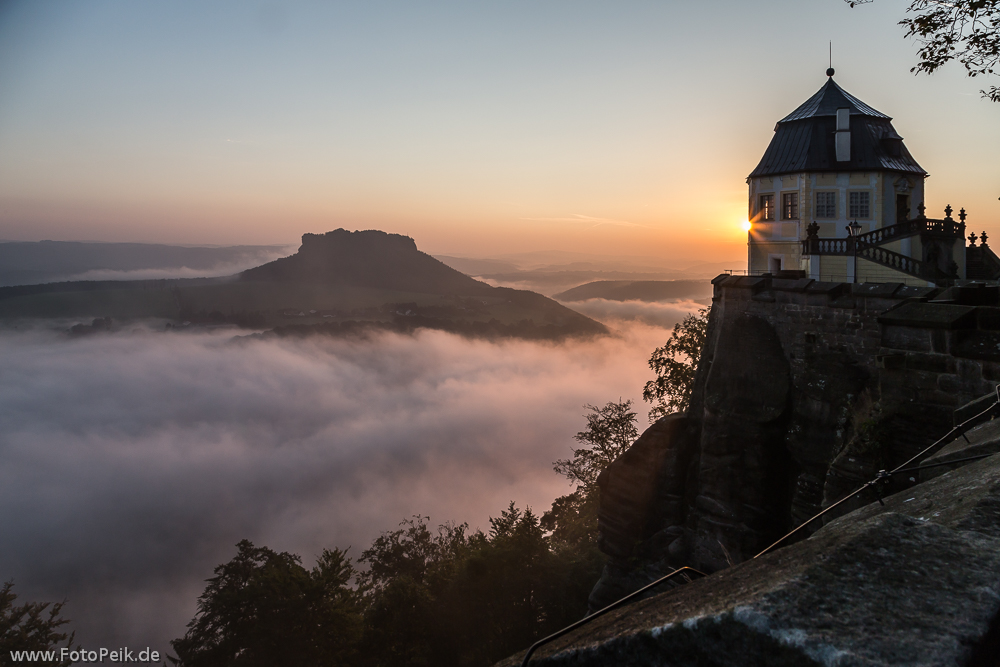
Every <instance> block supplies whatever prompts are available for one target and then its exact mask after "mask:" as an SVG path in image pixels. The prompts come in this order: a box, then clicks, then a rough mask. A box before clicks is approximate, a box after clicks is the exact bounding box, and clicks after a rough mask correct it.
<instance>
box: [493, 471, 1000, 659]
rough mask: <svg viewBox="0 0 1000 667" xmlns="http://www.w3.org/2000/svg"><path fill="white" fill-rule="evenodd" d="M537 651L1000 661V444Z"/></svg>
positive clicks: (595, 655)
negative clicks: (998, 450)
mask: <svg viewBox="0 0 1000 667" xmlns="http://www.w3.org/2000/svg"><path fill="white" fill-rule="evenodd" d="M501 664H503V665H515V664H519V656H515V657H512V658H511V659H510V660H508V661H505V662H504V663H501ZM531 664H532V665H538V666H539V667H541V666H542V665H546V666H547V665H553V666H554V665H574V666H577V667H584V666H589V665H595V666H597V665H602V666H603V665H625V664H627V665H671V666H687V665H691V666H694V665H712V666H716V667H725V666H733V667H736V666H741V667H743V666H747V665H761V666H764V665H767V666H774V665H789V666H791V665H824V666H843V667H846V666H848V665H851V666H870V667H876V666H881V665H911V666H914V665H927V666H928V667H929V666H931V665H934V666H947V665H955V666H959V665H971V666H984V665H997V664H1000V455H995V456H992V457H990V458H987V459H984V460H981V461H979V462H977V463H971V464H968V465H966V466H964V467H962V468H960V469H958V470H954V471H951V472H948V473H946V474H944V475H941V476H939V477H937V478H935V479H933V480H930V481H928V482H924V483H922V484H919V485H917V486H914V487H912V488H910V489H907V490H905V491H903V492H902V493H898V494H895V495H893V496H891V497H889V498H887V499H886V501H885V505H884V506H882V505H879V504H878V503H873V504H870V505H867V506H865V507H863V508H861V509H859V510H856V511H854V512H852V513H850V514H848V515H845V516H843V517H840V518H839V519H837V520H835V521H833V522H831V523H829V524H827V525H826V526H824V527H823V528H822V529H820V530H819V531H817V532H816V533H815V534H814V535H813V536H812V537H810V538H809V539H806V540H803V541H801V542H798V543H796V544H793V545H791V546H788V547H784V548H782V549H778V550H776V551H773V552H771V553H769V554H767V555H765V556H762V557H760V558H757V559H751V560H749V561H746V562H744V563H741V564H739V565H736V566H734V567H731V568H728V569H726V570H723V571H721V572H718V573H716V574H714V575H712V576H709V577H707V578H704V579H700V580H696V581H694V582H693V583H690V584H687V585H684V586H681V587H678V588H676V589H674V590H670V591H667V592H665V593H662V594H659V595H656V596H655V597H652V598H648V599H645V600H641V601H639V602H636V603H634V604H632V605H630V606H627V607H624V608H621V609H618V610H616V611H614V612H612V613H610V614H608V615H606V616H604V617H601V618H598V619H596V620H595V621H594V622H593V623H592V624H590V625H587V626H584V627H583V628H580V629H578V630H577V631H576V632H574V633H572V634H569V635H567V636H566V637H563V638H560V639H559V640H556V641H555V642H553V643H552V644H551V645H549V646H546V647H543V648H542V649H541V650H540V651H539V652H538V653H536V654H535V657H534V658H533V659H532V662H531Z"/></svg>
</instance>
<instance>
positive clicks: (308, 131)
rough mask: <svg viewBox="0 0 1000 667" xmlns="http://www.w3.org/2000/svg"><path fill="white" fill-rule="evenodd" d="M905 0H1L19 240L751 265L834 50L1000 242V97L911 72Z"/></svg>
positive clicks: (2, 140)
mask: <svg viewBox="0 0 1000 667" xmlns="http://www.w3.org/2000/svg"><path fill="white" fill-rule="evenodd" d="M906 4H907V3H906V2H900V1H899V0H878V1H877V2H875V3H874V4H870V5H865V6H861V7H857V8H854V9H851V8H849V7H848V6H847V5H846V4H845V3H844V2H842V1H841V0H809V1H808V2H801V1H800V0H777V1H774V2H767V3H759V2H757V3H748V2H741V1H736V0H717V1H713V2H702V3H695V2H684V3H680V2H670V1H664V0H659V1H656V2H641V1H626V2H617V3H610V2H596V1H587V0H572V1H569V0H531V1H518V0H506V1H504V2H476V3H469V2H447V1H435V0H427V1H424V2H419V3H417V2H401V1H385V0H372V1H367V2H354V3H343V2H307V1H303V2H281V3H279V2H264V1H260V0H238V1H236V0H231V1H223V0H220V1H218V2H212V3H203V2H195V1H192V0H171V1H169V2H167V1H163V0H160V1H157V0H151V1H149V2H141V3H137V2H128V1H125V0H87V1H85V2H54V1H48V0H31V1H27V0H25V1H18V0H2V1H0V239H5V240H42V239H56V240H100V241H143V242H163V243H188V244H222V245H227V244H276V243H282V244H285V243H287V244H294V243H296V242H297V241H298V239H299V237H300V236H301V234H302V233H304V232H323V231H327V230H330V229H334V228H337V227H345V228H348V229H367V228H377V229H382V230H385V231H389V232H396V233H402V234H406V235H409V236H412V237H414V238H415V239H416V241H417V243H418V246H419V247H420V248H421V249H422V250H424V251H427V252H432V253H442V254H451V255H462V256H473V257H476V256H480V257H482V256H496V255H499V254H503V253H514V252H528V251H537V250H564V251H572V252H584V253H597V254H618V255H642V256H658V257H664V258H673V257H678V258H680V257H683V258H698V259H705V260H710V259H728V258H736V259H738V258H742V257H745V242H746V237H745V233H744V232H743V230H742V228H741V223H742V222H744V221H745V219H746V197H747V190H746V184H745V178H746V175H747V174H748V173H749V172H750V171H751V170H752V169H753V168H754V166H755V165H756V164H757V161H758V160H759V159H760V157H761V155H762V154H763V152H764V149H765V147H766V146H767V144H768V142H769V141H770V138H771V136H772V132H773V127H774V123H775V122H776V121H777V120H779V119H780V118H782V117H783V116H785V115H786V114H787V113H789V112H790V111H792V110H793V109H794V108H795V107H797V106H798V105H799V104H800V103H801V102H803V101H804V100H805V99H807V98H808V97H809V96H811V95H812V94H813V93H814V92H815V91H816V90H818V89H819V88H820V87H821V86H822V85H823V83H824V82H825V81H826V76H825V74H824V72H825V69H826V67H827V59H828V42H829V41H830V40H832V41H833V60H834V66H835V68H836V69H837V75H836V77H835V78H836V80H837V81H838V83H839V84H840V85H841V86H843V87H844V88H845V89H846V90H848V91H849V92H851V93H852V94H854V95H856V96H858V97H860V98H861V99H862V100H864V101H865V102H867V103H868V104H870V105H871V106H873V107H874V108H876V109H878V110H880V111H883V112H884V113H887V114H889V115H890V116H893V117H894V125H895V127H896V129H897V130H898V131H899V132H900V134H901V135H902V136H903V137H904V138H905V140H906V144H907V146H908V147H909V149H910V151H911V152H912V153H913V155H914V156H915V157H916V159H917V160H918V162H919V163H920V164H921V165H922V166H923V167H924V168H925V169H926V170H927V171H928V172H930V174H931V177H930V179H929V180H928V185H927V202H928V209H929V211H930V212H931V213H930V214H931V215H933V214H934V212H936V211H938V210H939V209H943V208H944V206H945V204H949V203H950V204H952V205H953V206H955V208H956V209H957V208H959V207H963V206H964V207H965V208H966V209H967V211H968V212H969V224H970V225H971V228H972V229H976V230H978V229H980V227H982V228H984V229H987V230H989V231H990V232H991V233H994V232H995V233H1000V224H998V221H1000V216H998V213H1000V201H998V196H1000V162H998V161H997V160H996V159H995V155H996V151H997V147H998V143H1000V123H998V122H997V115H998V114H1000V105H996V104H990V103H989V102H986V101H984V100H982V99H980V97H979V95H978V90H979V89H980V88H983V87H985V85H986V84H985V83H983V81H982V80H981V79H979V80H974V79H969V78H966V77H964V75H963V72H962V71H961V70H960V69H959V68H958V66H957V65H954V64H953V65H949V66H947V67H945V68H944V69H943V70H941V71H939V72H938V73H935V74H934V75H933V76H930V77H928V76H923V75H922V76H915V75H913V74H911V73H910V72H909V68H910V67H912V65H913V64H914V63H915V62H916V56H915V51H916V46H915V44H914V43H913V42H912V40H906V39H904V38H903V30H902V28H900V27H899V26H897V25H896V23H897V21H898V20H899V19H900V18H902V17H903V15H904V11H905V7H906ZM998 238H1000V237H998ZM737 268H738V267H737Z"/></svg>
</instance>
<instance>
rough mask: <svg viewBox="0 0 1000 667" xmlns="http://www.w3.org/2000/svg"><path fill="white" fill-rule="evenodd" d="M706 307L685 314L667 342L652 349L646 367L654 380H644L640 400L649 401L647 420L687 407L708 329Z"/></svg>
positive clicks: (653, 419)
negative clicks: (693, 312)
mask: <svg viewBox="0 0 1000 667" xmlns="http://www.w3.org/2000/svg"><path fill="white" fill-rule="evenodd" d="M708 313H709V309H708V308H703V309H701V310H699V311H698V312H697V313H695V314H692V315H688V316H687V317H685V318H684V320H683V321H682V322H679V323H677V324H675V325H674V331H673V333H672V334H670V338H669V339H668V340H667V343H666V345H664V346H663V347H658V348H656V349H655V350H653V354H652V356H650V358H649V368H650V370H652V371H653V373H655V374H656V379H655V380H650V381H649V382H647V383H646V386H645V388H644V389H643V390H642V400H644V401H646V402H648V403H652V404H653V408H652V409H651V410H650V411H649V421H650V422H654V421H656V420H657V419H659V418H660V417H665V416H666V415H668V414H671V413H673V412H682V411H684V410H687V408H688V406H689V405H690V404H691V392H692V391H693V390H694V377H695V373H696V372H697V370H698V362H699V361H700V360H701V351H702V349H703V348H704V347H705V338H706V336H707V333H708Z"/></svg>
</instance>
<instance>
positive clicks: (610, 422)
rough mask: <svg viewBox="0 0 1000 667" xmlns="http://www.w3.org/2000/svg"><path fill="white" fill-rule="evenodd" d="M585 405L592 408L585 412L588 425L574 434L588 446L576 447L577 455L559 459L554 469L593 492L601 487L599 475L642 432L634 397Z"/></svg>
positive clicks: (575, 453)
mask: <svg viewBox="0 0 1000 667" xmlns="http://www.w3.org/2000/svg"><path fill="white" fill-rule="evenodd" d="M583 407H585V408H586V409H588V410H590V414H588V415H584V416H585V417H586V419H587V428H586V430H583V431H580V432H579V433H577V434H576V435H575V436H573V437H574V438H575V439H576V440H577V442H582V443H584V445H585V446H584V447H581V448H580V449H574V450H573V458H571V459H560V460H558V461H556V462H555V464H554V468H553V469H554V470H555V471H556V472H557V473H559V474H560V475H565V476H566V477H567V478H568V479H569V480H570V481H571V482H577V483H578V484H579V486H581V487H583V490H584V491H585V492H587V493H589V492H591V491H594V490H596V489H597V476H598V475H600V474H601V472H603V471H604V469H605V468H607V467H608V466H609V465H611V462H612V461H614V460H615V459H616V458H618V456H619V455H620V454H621V453H622V452H624V451H625V450H626V449H628V448H629V447H630V446H631V445H632V443H633V442H635V439H636V438H637V437H638V436H639V431H638V429H636V426H635V423H636V414H635V412H632V401H630V400H629V401H622V400H621V399H619V400H618V402H617V403H616V402H615V401H611V402H609V403H608V404H607V405H605V406H604V407H603V408H599V407H597V406H595V405H585V406H583Z"/></svg>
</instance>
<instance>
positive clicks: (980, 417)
mask: <svg viewBox="0 0 1000 667" xmlns="http://www.w3.org/2000/svg"><path fill="white" fill-rule="evenodd" d="M998 415H1000V385H998V386H997V388H996V400H995V401H994V402H993V403H992V404H991V405H990V406H989V407H988V408H986V409H985V410H983V411H982V412H980V413H978V414H976V415H974V416H973V417H970V418H969V419H966V420H965V421H964V422H962V423H961V424H959V425H957V426H955V427H954V428H952V429H951V430H950V431H948V433H946V434H945V435H944V436H942V437H941V438H938V439H937V440H935V441H934V442H933V443H932V444H931V445H929V446H927V447H925V448H924V449H922V450H921V451H920V452H919V453H917V454H916V455H914V456H912V457H910V458H909V459H907V460H906V461H905V462H904V463H901V464H900V465H898V466H896V467H895V468H893V469H892V470H888V471H886V470H880V471H879V472H878V474H877V475H875V478H874V479H872V480H871V481H868V482H866V483H865V484H863V485H861V486H860V487H858V488H857V489H856V490H854V491H852V492H851V493H849V494H847V495H846V496H844V497H843V498H841V499H840V500H838V501H837V502H835V503H834V504H832V505H830V506H829V507H827V508H826V509H824V510H823V511H821V512H819V513H818V514H816V515H815V516H813V517H812V518H810V519H807V520H806V521H803V522H802V523H800V524H799V525H798V526H796V527H795V528H794V529H792V531H791V532H789V533H787V534H785V535H784V536H783V537H782V538H781V539H779V540H778V541H777V542H774V543H773V544H771V545H770V546H769V547H767V548H766V549H764V550H763V551H761V552H760V553H759V554H757V555H756V556H754V558H760V557H761V556H763V555H764V554H767V553H769V552H770V551H772V550H774V549H775V548H776V547H777V546H778V545H780V544H781V543H783V542H785V541H786V540H787V539H788V538H790V537H791V536H792V535H795V534H796V533H798V532H799V531H800V530H802V529H803V528H805V527H806V526H808V525H809V524H811V523H812V522H813V521H815V520H816V519H818V518H820V517H822V516H824V515H825V514H827V513H829V512H831V511H832V510H834V509H835V508H837V507H839V506H840V505H842V504H843V503H845V502H847V501H848V500H850V499H851V498H853V497H854V496H856V495H858V494H859V493H862V492H863V491H865V490H866V489H868V488H870V487H875V489H876V493H877V497H878V501H879V503H880V504H882V505H884V504H885V503H884V502H883V501H882V492H881V488H880V487H879V485H884V484H887V483H888V482H889V480H890V479H891V478H892V476H893V475H895V474H899V473H908V472H915V471H919V470H926V469H930V468H937V467H940V466H945V465H953V464H956V463H967V462H969V461H978V460H980V459H984V458H986V457H988V456H993V454H980V455H978V456H968V457H964V458H960V459H953V460H951V461H942V462H940V463H932V464H930V465H924V466H910V464H912V463H914V462H917V461H921V460H923V459H925V458H926V457H928V456H930V455H931V454H934V453H935V452H936V451H937V450H939V449H941V448H942V447H944V446H945V445H946V444H948V443H949V442H952V441H954V440H955V439H956V438H958V437H960V436H961V437H965V433H966V431H969V430H970V429H972V428H974V427H975V426H978V425H979V423H980V422H982V421H985V420H986V418H987V417H990V418H992V417H994V416H998ZM966 441H968V438H966ZM688 573H691V574H694V575H697V576H698V577H706V576H708V575H706V574H705V573H704V572H701V571H699V570H696V569H694V568H692V567H681V568H678V569H676V570H674V571H673V572H671V573H670V574H667V575H665V576H663V577H660V578H659V579H657V580H656V581H654V582H652V583H650V584H648V585H646V586H643V587H642V588H640V589H639V590H637V591H635V592H634V593H631V594H629V595H626V596H625V597H623V598H622V599H620V600H618V601H616V602H612V603H611V604H609V605H608V606H606V607H604V608H603V609H601V610H600V611H597V612H594V613H593V614H591V615H590V616H587V617H586V618H582V619H580V620H579V621H577V622H576V623H573V624H572V625H568V626H566V627H565V628H563V629H562V630H559V631H558V632H555V633H553V634H551V635H549V636H548V637H545V638H544V639H540V640H538V641H537V642H535V643H534V644H532V645H531V647H530V648H529V649H528V652H527V653H525V654H524V659H523V660H522V661H521V667H527V666H528V663H529V662H530V661H531V656H532V655H533V654H534V653H535V651H537V650H538V649H539V648H541V647H542V646H544V645H546V644H548V643H549V642H552V641H554V640H556V639H559V638H560V637H562V636H564V635H566V634H569V633H570V632H572V631H573V630H576V629H577V628H580V627H582V626H584V625H586V624H588V623H590V622H591V621H594V620H596V619H598V618H600V617H601V616H604V615H605V614H607V613H609V612H612V611H614V610H615V609H618V608H619V607H622V606H624V605H626V604H628V603H629V602H630V601H632V600H634V599H635V598H637V597H639V596H641V595H642V594H643V593H646V592H647V591H649V590H652V589H653V588H655V587H657V586H659V585H660V584H662V583H665V582H666V581H669V580H670V579H672V578H674V577H676V576H679V575H684V576H686V577H687V578H688V581H691V578H690V575H689V574H688Z"/></svg>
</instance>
